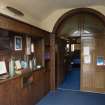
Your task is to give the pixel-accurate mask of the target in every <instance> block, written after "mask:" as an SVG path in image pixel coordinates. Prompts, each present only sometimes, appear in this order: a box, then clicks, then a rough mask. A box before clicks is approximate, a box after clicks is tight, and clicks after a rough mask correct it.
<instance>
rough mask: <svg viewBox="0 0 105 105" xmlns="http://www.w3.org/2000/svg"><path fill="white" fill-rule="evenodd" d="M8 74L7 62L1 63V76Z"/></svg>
mask: <svg viewBox="0 0 105 105" xmlns="http://www.w3.org/2000/svg"><path fill="white" fill-rule="evenodd" d="M5 73H7V69H6V64H5V61H0V75H1V74H5Z"/></svg>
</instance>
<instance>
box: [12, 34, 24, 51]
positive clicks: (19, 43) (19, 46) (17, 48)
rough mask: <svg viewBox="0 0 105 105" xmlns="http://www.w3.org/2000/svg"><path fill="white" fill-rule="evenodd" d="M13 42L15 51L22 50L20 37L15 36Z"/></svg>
mask: <svg viewBox="0 0 105 105" xmlns="http://www.w3.org/2000/svg"><path fill="white" fill-rule="evenodd" d="M14 42H15V51H19V50H22V37H21V36H15V39H14Z"/></svg>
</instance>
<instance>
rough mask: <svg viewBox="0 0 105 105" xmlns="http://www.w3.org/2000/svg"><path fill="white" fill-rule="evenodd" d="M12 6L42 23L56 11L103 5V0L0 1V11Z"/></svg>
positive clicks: (104, 2) (104, 0) (104, 1)
mask: <svg viewBox="0 0 105 105" xmlns="http://www.w3.org/2000/svg"><path fill="white" fill-rule="evenodd" d="M7 5H8V6H12V7H14V8H16V9H19V10H20V11H22V12H23V13H24V14H25V15H26V16H30V17H32V18H33V19H36V20H37V21H43V20H44V19H46V18H47V17H48V16H49V15H50V14H51V13H53V12H54V11H56V10H58V9H69V8H77V7H85V6H92V5H103V6H104V5H105V0H0V9H1V8H2V9H4V8H5V6H7Z"/></svg>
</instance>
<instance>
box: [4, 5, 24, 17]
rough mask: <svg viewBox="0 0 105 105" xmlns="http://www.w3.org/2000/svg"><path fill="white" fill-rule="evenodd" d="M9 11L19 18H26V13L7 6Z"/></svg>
mask: <svg viewBox="0 0 105 105" xmlns="http://www.w3.org/2000/svg"><path fill="white" fill-rule="evenodd" d="M6 8H7V9H8V10H9V11H11V12H12V13H14V14H16V15H18V16H24V13H23V12H21V11H20V10H18V9H16V8H13V7H10V6H7V7H6Z"/></svg>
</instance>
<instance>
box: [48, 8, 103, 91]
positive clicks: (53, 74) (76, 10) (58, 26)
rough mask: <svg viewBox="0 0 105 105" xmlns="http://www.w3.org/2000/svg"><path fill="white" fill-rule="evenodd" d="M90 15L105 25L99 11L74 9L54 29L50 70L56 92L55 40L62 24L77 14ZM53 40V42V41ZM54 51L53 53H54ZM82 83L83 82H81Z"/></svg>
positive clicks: (52, 87) (52, 86) (59, 20)
mask: <svg viewBox="0 0 105 105" xmlns="http://www.w3.org/2000/svg"><path fill="white" fill-rule="evenodd" d="M84 12H85V13H90V14H92V15H95V16H96V17H98V18H99V19H100V21H102V22H103V23H104V25H105V16H104V15H103V14H101V13H100V12H98V11H97V10H94V9H91V8H76V9H73V10H70V11H68V12H66V13H65V14H64V15H63V16H61V17H60V18H59V19H58V21H57V22H56V24H55V26H54V28H53V31H52V33H51V34H53V36H54V37H52V38H53V39H52V38H50V45H51V46H52V47H51V50H50V51H51V58H52V59H51V65H50V66H51V68H50V70H51V71H50V72H51V73H50V82H51V89H52V90H54V89H56V88H57V87H56V82H57V81H56V74H55V73H56V71H55V70H56V68H55V63H53V62H55V50H54V49H55V45H56V43H55V39H56V37H57V36H58V33H59V31H60V26H61V24H64V22H65V20H67V19H68V18H70V17H71V16H73V15H74V14H77V13H84ZM51 40H53V41H51ZM52 51H53V52H52ZM80 80H81V79H80ZM80 82H81V81H80Z"/></svg>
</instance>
